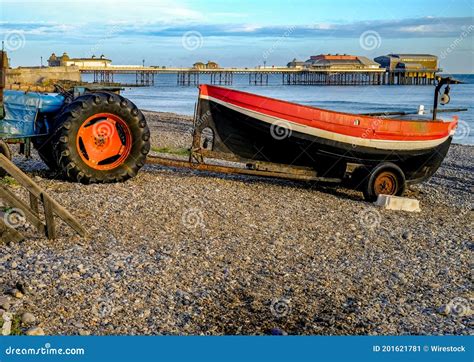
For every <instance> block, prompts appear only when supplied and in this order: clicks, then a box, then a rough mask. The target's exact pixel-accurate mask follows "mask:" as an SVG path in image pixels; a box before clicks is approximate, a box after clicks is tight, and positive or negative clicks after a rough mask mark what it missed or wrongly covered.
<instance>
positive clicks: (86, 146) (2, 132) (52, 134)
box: [0, 51, 150, 184]
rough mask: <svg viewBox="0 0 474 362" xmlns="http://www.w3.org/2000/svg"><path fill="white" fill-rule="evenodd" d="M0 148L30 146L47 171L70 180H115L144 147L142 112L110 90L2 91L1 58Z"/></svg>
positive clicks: (140, 161)
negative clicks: (33, 148) (14, 144)
mask: <svg viewBox="0 0 474 362" xmlns="http://www.w3.org/2000/svg"><path fill="white" fill-rule="evenodd" d="M0 65H1V67H0V69H1V70H0V152H1V153H3V154H4V155H6V156H7V157H9V158H11V153H10V150H9V147H8V144H12V143H17V144H20V152H21V153H23V154H25V155H26V156H29V154H30V150H31V145H33V146H34V147H35V148H36V150H37V151H38V154H39V156H40V157H41V159H42V160H43V161H44V162H45V163H46V165H47V166H48V167H49V168H50V169H51V170H53V171H56V172H57V173H59V174H61V175H62V176H63V177H64V178H65V179H67V180H71V181H77V182H82V183H85V184H89V183H106V182H120V181H125V180H127V179H129V178H131V177H134V176H135V175H136V174H137V173H138V171H139V170H140V168H141V167H142V166H143V165H144V164H145V161H146V157H147V154H148V152H149V150H150V130H149V129H148V126H147V122H146V120H145V117H144V116H143V114H142V112H141V111H140V110H139V109H138V108H137V107H136V106H135V105H134V104H133V103H132V102H131V101H130V100H128V99H126V98H124V97H122V96H120V95H119V94H117V93H116V90H114V89H111V88H87V87H75V88H73V89H71V90H65V89H63V88H61V87H58V92H57V93H36V92H24V91H15V90H4V88H5V74H6V67H7V56H6V53H5V52H3V51H2V52H1V63H0Z"/></svg>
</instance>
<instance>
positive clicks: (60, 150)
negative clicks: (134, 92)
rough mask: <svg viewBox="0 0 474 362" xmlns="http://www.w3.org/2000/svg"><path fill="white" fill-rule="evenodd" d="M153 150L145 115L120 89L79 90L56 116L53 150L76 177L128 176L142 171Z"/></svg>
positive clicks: (107, 179)
mask: <svg viewBox="0 0 474 362" xmlns="http://www.w3.org/2000/svg"><path fill="white" fill-rule="evenodd" d="M149 151H150V130H149V129H148V126H147V123H146V120H145V117H144V116H143V114H142V112H141V111H140V110H139V109H138V108H137V107H136V106H135V105H134V104H133V103H132V102H130V101H129V100H127V99H125V98H123V97H121V96H119V95H117V94H114V93H108V92H95V93H90V94H86V95H83V96H80V97H78V98H76V99H75V100H74V101H73V102H72V103H70V104H69V105H67V106H66V107H64V109H63V110H62V113H61V114H60V115H59V116H58V118H57V123H56V126H55V131H54V136H53V152H54V156H55V160H56V162H57V164H58V166H59V169H60V170H61V171H62V173H63V174H64V176H65V178H67V179H69V180H71V181H78V182H81V183H84V184H90V183H108V182H122V181H125V180H127V179H129V178H131V177H134V176H136V175H137V173H138V171H139V170H140V168H141V167H143V165H144V164H145V160H146V157H147V155H148V152H149Z"/></svg>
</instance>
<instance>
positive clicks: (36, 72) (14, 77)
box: [7, 66, 81, 86]
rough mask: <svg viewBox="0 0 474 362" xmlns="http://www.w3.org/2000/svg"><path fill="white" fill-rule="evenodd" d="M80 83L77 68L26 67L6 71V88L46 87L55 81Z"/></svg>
mask: <svg viewBox="0 0 474 362" xmlns="http://www.w3.org/2000/svg"><path fill="white" fill-rule="evenodd" d="M58 80H62V81H73V82H80V81H81V73H80V72H79V67H74V66H69V67H31V68H30V67H28V68H23V67H19V68H15V69H7V86H8V85H13V84H20V85H48V84H51V83H54V82H55V81H58Z"/></svg>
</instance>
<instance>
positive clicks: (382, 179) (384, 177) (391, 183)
mask: <svg viewBox="0 0 474 362" xmlns="http://www.w3.org/2000/svg"><path fill="white" fill-rule="evenodd" d="M398 188H399V187H398V178H397V176H396V175H394V174H393V173H391V172H381V173H380V175H378V176H377V178H376V179H375V183H374V189H375V193H376V194H377V195H380V194H384V195H395V194H396V193H397V191H398Z"/></svg>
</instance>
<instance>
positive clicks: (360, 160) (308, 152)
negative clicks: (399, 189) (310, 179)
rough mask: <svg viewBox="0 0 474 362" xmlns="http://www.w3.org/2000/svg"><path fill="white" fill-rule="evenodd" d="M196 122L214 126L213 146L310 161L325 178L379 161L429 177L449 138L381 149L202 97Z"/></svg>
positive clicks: (417, 177)
mask: <svg viewBox="0 0 474 362" xmlns="http://www.w3.org/2000/svg"><path fill="white" fill-rule="evenodd" d="M197 119H198V121H199V120H204V121H202V122H200V124H198V126H199V127H201V128H203V127H210V128H211V129H213V131H214V133H215V134H214V145H213V147H214V150H215V151H217V152H224V153H233V154H235V155H237V156H239V157H241V158H244V159H249V160H255V161H266V162H275V163H281V164H288V165H294V166H309V167H313V168H314V169H316V170H317V172H318V174H319V175H320V176H323V177H340V178H342V177H343V176H344V173H345V172H346V169H347V164H348V163H354V164H361V165H366V166H368V167H372V166H374V165H376V164H378V163H380V162H392V163H395V164H397V165H398V166H399V167H400V168H401V169H402V170H403V171H404V173H405V176H406V179H407V181H409V182H410V181H411V182H420V181H423V180H424V179H426V178H428V177H430V176H431V175H432V174H433V173H434V172H436V170H437V169H438V167H439V166H440V164H441V162H442V161H443V159H444V157H445V156H446V153H447V152H448V149H449V146H450V144H451V139H452V138H451V137H448V138H447V139H446V141H444V142H443V143H441V144H440V145H438V146H436V147H433V148H430V149H423V150H406V151H405V150H396V151H391V150H382V149H376V148H369V147H362V146H355V145H352V144H348V143H344V142H338V141H334V140H330V139H326V138H321V137H316V136H313V135H308V134H305V133H300V132H295V131H291V132H288V131H287V130H285V129H278V127H275V126H272V125H271V124H269V123H267V122H263V121H261V120H259V119H255V118H252V117H249V116H247V115H245V114H242V113H240V112H238V111H235V110H232V109H230V108H228V107H225V106H224V105H221V104H219V103H216V102H213V101H210V100H207V99H201V100H200V102H199V107H198V117H197Z"/></svg>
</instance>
